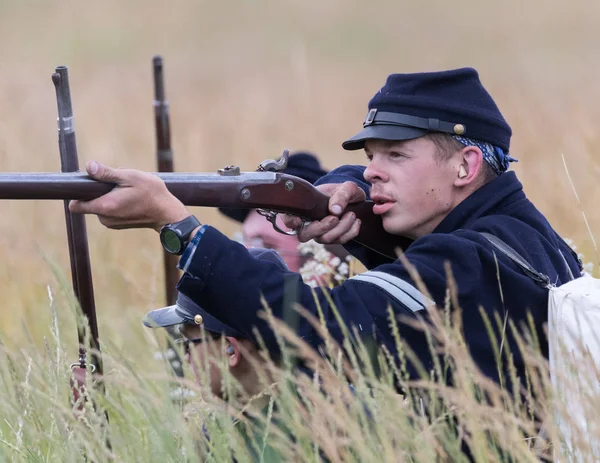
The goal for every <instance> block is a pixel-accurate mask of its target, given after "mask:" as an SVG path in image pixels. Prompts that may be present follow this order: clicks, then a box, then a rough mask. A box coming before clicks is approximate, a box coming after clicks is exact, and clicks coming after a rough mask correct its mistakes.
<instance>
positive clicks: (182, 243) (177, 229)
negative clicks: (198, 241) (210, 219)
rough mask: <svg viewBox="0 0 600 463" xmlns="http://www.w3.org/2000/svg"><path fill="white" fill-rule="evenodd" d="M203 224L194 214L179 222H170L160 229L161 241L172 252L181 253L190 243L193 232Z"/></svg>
mask: <svg viewBox="0 0 600 463" xmlns="http://www.w3.org/2000/svg"><path fill="white" fill-rule="evenodd" d="M200 225H202V224H201V223H200V221H199V220H198V219H197V218H196V217H195V216H193V215H190V216H189V217H186V218H185V219H183V220H180V221H179V222H173V223H168V224H166V225H165V226H163V227H162V228H161V229H160V242H161V244H162V246H163V248H164V249H165V251H167V252H168V253H170V254H176V255H181V254H183V251H185V248H186V247H187V245H188V242H189V238H190V235H191V233H192V232H193V231H194V229H195V228H196V227H199V226H200Z"/></svg>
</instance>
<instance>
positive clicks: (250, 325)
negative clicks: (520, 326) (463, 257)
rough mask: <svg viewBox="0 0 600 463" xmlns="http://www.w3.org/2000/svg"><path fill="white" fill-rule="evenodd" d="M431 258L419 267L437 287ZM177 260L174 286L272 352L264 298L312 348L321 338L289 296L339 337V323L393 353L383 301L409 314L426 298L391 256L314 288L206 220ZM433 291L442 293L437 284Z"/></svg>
mask: <svg viewBox="0 0 600 463" xmlns="http://www.w3.org/2000/svg"><path fill="white" fill-rule="evenodd" d="M436 255H437V253H435V252H434V253H433V254H430V255H428V256H425V260H427V259H430V258H431V257H432V256H436ZM436 258H437V257H436ZM417 260H418V259H417ZM437 261H439V258H437V260H436V262H435V263H430V264H428V263H427V262H425V263H423V265H419V267H420V268H421V269H423V270H424V271H425V272H427V273H428V275H427V276H428V277H429V278H426V277H427V276H423V277H424V278H425V279H426V281H427V279H429V280H436V281H435V282H434V286H440V285H439V281H437V280H439V279H440V278H443V284H442V285H441V286H442V287H444V288H445V275H444V271H443V264H441V263H438V262H437ZM184 267H185V268H186V269H187V270H186V272H185V273H184V276H183V277H182V279H181V280H180V282H179V284H178V289H179V291H180V292H182V293H183V294H185V295H186V296H188V297H189V298H191V299H192V300H193V301H194V302H196V303H197V304H199V305H200V306H201V307H202V308H203V309H204V310H206V311H207V312H209V313H210V314H211V315H213V316H215V317H216V318H218V319H220V320H221V321H223V322H224V323H226V324H228V325H230V326H232V327H233V328H235V329H236V330H238V331H239V332H240V333H242V334H243V335H244V336H247V337H248V338H250V339H255V340H256V339H257V338H256V335H255V332H254V328H256V330H257V331H258V334H259V335H260V337H261V338H262V340H263V341H264V342H265V345H266V347H267V348H268V349H269V351H270V352H272V353H277V352H278V351H279V347H278V343H277V340H276V338H275V335H274V333H273V331H272V330H271V328H270V327H269V325H268V323H267V322H266V321H265V320H264V319H263V318H261V316H260V313H261V311H263V309H264V308H265V305H264V304H267V305H268V306H269V308H270V310H271V311H272V313H273V315H274V316H275V317H277V318H279V319H282V320H284V321H285V322H286V323H287V324H288V325H290V326H291V327H292V329H293V330H294V331H295V332H296V333H297V334H298V335H299V336H300V337H301V338H303V339H304V340H305V341H306V342H308V343H309V344H310V345H312V346H313V347H317V346H319V345H320V344H321V341H322V340H321V339H320V337H319V335H318V333H317V332H316V331H315V330H314V329H313V327H312V326H311V325H310V323H308V322H307V321H306V320H305V319H304V318H303V317H300V316H299V314H298V313H297V312H296V311H295V310H294V309H293V307H294V306H295V304H296V303H299V304H300V305H301V306H302V307H304V308H305V309H306V310H308V312H309V313H310V314H312V315H313V316H314V317H316V318H319V319H321V320H322V321H324V323H325V324H326V326H327V329H328V331H329V333H330V334H331V335H332V336H333V338H334V339H335V340H337V341H338V342H340V343H341V342H342V341H343V340H344V337H345V335H344V329H343V326H344V325H345V326H346V327H347V328H348V329H356V332H357V333H358V335H359V336H360V337H361V338H363V337H364V339H369V342H371V340H373V339H375V340H376V342H377V343H378V344H385V345H386V346H387V348H388V349H389V350H390V352H392V353H393V354H395V353H396V345H395V341H394V338H393V335H392V333H391V332H390V329H389V312H388V307H389V308H391V310H392V312H393V313H394V316H396V317H400V316H402V317H415V316H417V315H418V314H424V313H425V312H424V309H425V307H426V306H427V305H428V304H430V303H431V301H430V300H429V298H428V297H427V296H426V295H424V294H422V293H421V292H420V291H419V290H418V289H417V288H416V287H415V285H414V284H413V283H412V281H411V279H410V277H409V276H408V273H407V272H406V271H405V269H404V268H403V267H402V265H401V264H400V263H399V262H398V261H397V262H395V263H393V264H388V265H384V266H382V267H380V268H378V269H376V271H374V272H366V273H364V274H361V275H358V276H356V277H353V278H351V279H349V280H347V281H346V282H344V283H343V284H342V285H340V286H338V287H335V288H333V289H328V288H317V289H313V288H311V287H310V286H308V285H305V284H304V283H303V282H302V279H301V277H300V275H299V274H297V273H293V272H289V271H283V270H281V269H280V268H278V267H277V266H276V265H275V264H273V263H270V262H265V261H260V260H257V259H255V258H254V257H252V256H250V254H249V253H248V251H247V249H246V248H245V247H244V246H242V245H240V244H238V243H236V242H233V241H231V240H229V239H228V238H227V237H226V236H225V235H223V234H222V233H220V232H219V231H218V230H216V229H215V228H212V227H207V228H206V230H205V231H204V234H203V236H202V239H201V240H200V241H199V243H198V246H197V249H196V252H195V253H194V255H193V256H192V258H191V259H190V262H187V263H186V265H184ZM430 267H435V270H433V269H432V268H430ZM440 268H441V270H440ZM440 297H441V298H442V299H443V297H444V290H443V289H442V290H441V293H440ZM403 334H404V337H405V338H406V339H407V342H411V341H410V338H411V336H413V335H414V333H411V330H410V329H409V328H408V327H406V328H405V329H404V331H403ZM413 343H414V344H417V342H416V341H414V342H413ZM425 350H427V349H425Z"/></svg>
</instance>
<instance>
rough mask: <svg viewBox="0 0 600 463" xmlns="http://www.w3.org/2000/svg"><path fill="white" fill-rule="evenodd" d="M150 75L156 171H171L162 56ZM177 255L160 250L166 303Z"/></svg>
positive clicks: (175, 359)
mask: <svg viewBox="0 0 600 463" xmlns="http://www.w3.org/2000/svg"><path fill="white" fill-rule="evenodd" d="M152 76H153V79H154V102H153V105H154V133H155V135H156V165H157V167H158V171H159V172H173V170H174V166H173V150H172V149H171V125H170V123H169V102H168V101H167V99H166V96H165V82H164V74H163V59H162V57H161V56H158V55H157V56H154V57H153V58H152ZM178 260H179V259H178V257H177V256H175V255H173V254H170V253H168V252H166V251H163V266H164V275H165V299H166V303H167V305H173V304H175V302H177V288H176V286H177V282H178V281H179V270H177V262H178ZM167 332H168V333H169V338H168V339H167V351H166V355H167V361H168V362H169V365H171V368H172V370H173V372H174V373H175V376H177V377H179V378H183V377H184V371H183V362H182V361H181V358H180V355H179V352H178V351H177V349H176V348H175V344H174V342H173V339H174V338H176V337H178V336H179V333H178V331H177V330H176V329H175V327H168V328H167Z"/></svg>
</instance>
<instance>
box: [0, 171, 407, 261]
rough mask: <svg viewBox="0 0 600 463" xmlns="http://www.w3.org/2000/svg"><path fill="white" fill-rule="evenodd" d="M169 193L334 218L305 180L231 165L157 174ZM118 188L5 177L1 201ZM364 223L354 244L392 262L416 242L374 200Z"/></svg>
mask: <svg viewBox="0 0 600 463" xmlns="http://www.w3.org/2000/svg"><path fill="white" fill-rule="evenodd" d="M155 175H157V176H158V177H160V178H161V179H162V180H163V181H164V182H165V184H166V186H167V188H168V189H169V191H170V192H171V193H172V194H173V195H174V196H176V197H177V198H178V199H179V200H180V201H181V202H182V203H184V204H185V205H186V206H204V207H230V208H248V209H267V210H271V211H275V212H281V213H288V214H293V215H297V216H299V217H302V218H303V219H306V220H320V219H323V218H324V217H326V216H328V215H330V214H329V209H328V204H329V198H328V197H327V196H326V195H324V194H323V193H321V192H320V191H319V190H318V189H317V188H315V187H314V186H313V185H311V184H310V183H309V182H307V181H306V180H304V179H301V178H299V177H294V176H292V175H287V174H281V173H275V172H239V169H238V168H237V167H227V168H225V169H221V170H219V173H218V174H210V173H183V172H182V173H179V172H177V173H156V174H155ZM114 187H115V185H114V184H110V183H101V182H98V181H96V180H93V179H91V178H90V177H89V176H88V175H87V174H83V173H63V174H58V173H0V199H81V200H90V199H94V198H97V197H99V196H101V195H103V194H105V193H108V192H109V191H110V190H111V189H112V188H114ZM347 211H353V212H354V213H355V214H356V215H357V217H358V218H359V219H360V220H361V221H362V225H361V227H360V233H359V235H358V236H357V237H356V238H355V240H354V241H356V242H357V243H359V244H361V245H363V246H365V247H367V248H369V249H371V250H373V251H376V252H378V253H380V254H382V255H384V256H386V257H389V258H390V259H396V257H397V255H396V251H395V249H396V248H398V247H399V248H402V249H404V248H406V247H407V246H408V245H409V244H410V243H411V241H410V240H409V239H408V238H403V237H401V236H397V235H391V234H389V233H387V232H386V231H385V230H384V229H383V225H382V223H381V217H379V216H376V215H375V214H373V202H371V201H364V202H362V203H357V204H351V205H349V206H348V208H347V209H346V211H345V212H347Z"/></svg>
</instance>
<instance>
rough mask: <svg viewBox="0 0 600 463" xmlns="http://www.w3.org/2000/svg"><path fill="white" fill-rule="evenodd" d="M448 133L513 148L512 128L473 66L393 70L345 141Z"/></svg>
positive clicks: (357, 144) (348, 144)
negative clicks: (355, 130)
mask: <svg viewBox="0 0 600 463" xmlns="http://www.w3.org/2000/svg"><path fill="white" fill-rule="evenodd" d="M436 132H437V133H447V134H451V135H460V136H462V137H468V138H471V139H475V140H480V141H483V142H488V143H491V144H492V145H494V146H498V147H500V148H502V149H503V150H505V151H506V152H508V150H509V148H510V137H511V135H512V131H511V128H510V126H509V125H508V123H507V122H506V121H505V120H504V117H503V116H502V114H501V113H500V110H499V109H498V106H496V103H495V102H494V100H493V99H492V97H491V95H490V94H489V93H488V92H487V90H486V89H485V88H484V87H483V85H482V83H481V81H480V80H479V74H478V73H477V71H476V70H475V69H473V68H461V69H453V70H449V71H440V72H421V73H413V74H392V75H390V76H389V77H388V78H387V81H386V83H385V85H384V86H383V87H382V88H381V89H380V90H379V91H378V92H377V93H376V94H375V96H374V97H373V98H372V99H371V101H370V102H369V112H368V113H367V116H366V118H365V120H364V122H363V130H361V131H360V132H359V133H357V134H356V135H355V136H353V137H352V138H350V139H348V140H346V141H345V142H344V143H342V147H343V148H344V149H346V150H357V149H362V148H364V145H365V141H367V140H371V139H380V140H389V141H402V140H412V139H414V138H419V137H422V136H424V135H427V134H428V133H436Z"/></svg>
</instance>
